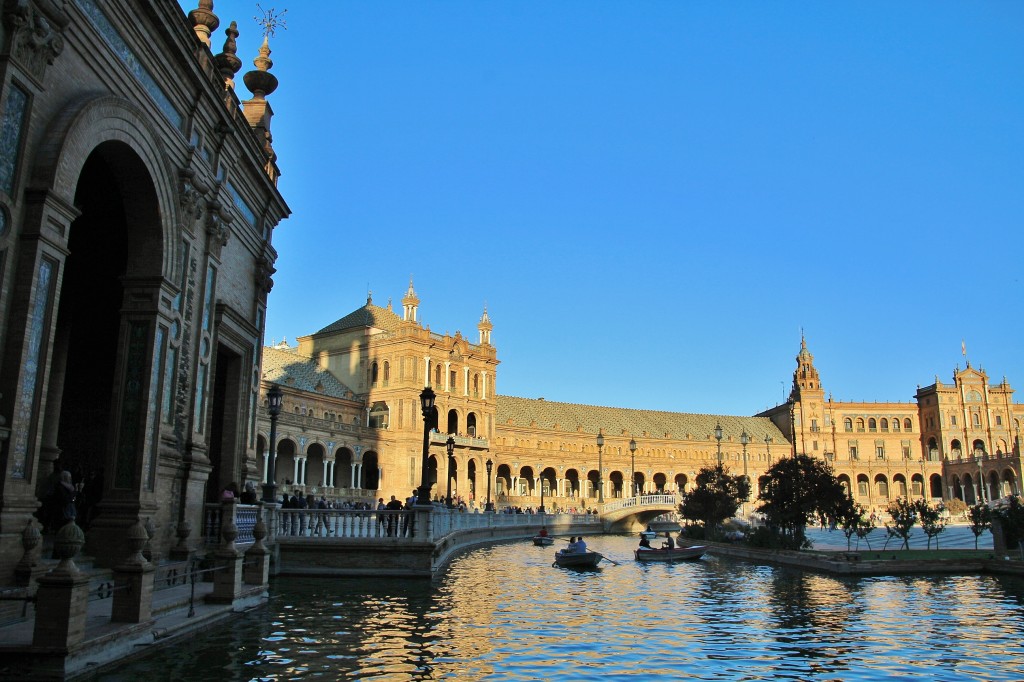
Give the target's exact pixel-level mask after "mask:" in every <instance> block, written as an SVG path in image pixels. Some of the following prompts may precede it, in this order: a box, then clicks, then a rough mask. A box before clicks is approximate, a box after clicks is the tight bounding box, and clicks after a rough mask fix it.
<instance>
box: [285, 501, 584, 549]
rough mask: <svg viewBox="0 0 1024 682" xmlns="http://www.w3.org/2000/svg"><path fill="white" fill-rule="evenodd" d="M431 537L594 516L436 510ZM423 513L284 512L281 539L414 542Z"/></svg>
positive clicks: (432, 512) (576, 521) (577, 520)
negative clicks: (399, 539) (416, 529)
mask: <svg viewBox="0 0 1024 682" xmlns="http://www.w3.org/2000/svg"><path fill="white" fill-rule="evenodd" d="M429 513H430V530H431V532H430V536H429V537H427V538H421V539H425V540H429V541H435V540H439V539H442V538H445V537H447V536H449V535H451V534H453V533H459V532H462V531H467V530H476V529H480V528H494V527H533V528H539V527H540V526H542V525H546V524H555V523H559V524H561V523H566V524H570V523H572V524H585V523H593V522H594V520H595V517H594V516H593V515H592V514H490V513H473V512H462V511H458V510H454V509H444V508H440V509H439V508H436V507H435V508H433V509H431V510H430V512H429ZM421 514H423V512H422V511H419V510H416V509H413V510H404V509H403V510H396V511H392V510H382V511H376V510H372V511H365V510H350V509H281V510H279V511H278V513H277V515H276V516H277V528H276V531H277V532H276V533H275V535H276V536H277V538H278V539H286V538H290V537H303V538H321V539H328V538H344V539H346V540H352V539H367V540H373V539H379V538H401V539H409V540H411V539H413V538H414V537H415V526H416V523H417V522H418V521H417V518H418V517H419V516H420V515H421Z"/></svg>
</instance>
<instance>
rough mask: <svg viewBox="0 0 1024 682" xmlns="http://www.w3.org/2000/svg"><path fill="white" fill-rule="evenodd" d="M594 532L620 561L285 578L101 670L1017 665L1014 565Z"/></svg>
mask: <svg viewBox="0 0 1024 682" xmlns="http://www.w3.org/2000/svg"><path fill="white" fill-rule="evenodd" d="M588 543H589V544H590V545H591V546H592V547H594V548H595V549H597V550H598V551H602V552H605V553H607V554H608V555H609V556H611V557H612V558H613V559H615V560H616V561H619V562H621V564H622V565H620V566H613V565H607V566H606V567H605V568H603V569H602V570H600V571H594V572H578V571H572V570H565V569H558V568H552V566H551V559H552V552H551V550H549V549H545V548H535V547H533V546H532V545H526V544H525V543H523V544H509V545H499V546H494V547H489V548H484V549H480V550H477V551H474V552H471V553H469V554H466V555H464V556H462V557H460V558H458V559H457V560H456V561H455V562H454V563H453V564H452V566H451V568H450V570H449V571H448V573H447V574H446V575H445V576H444V577H443V578H441V579H439V580H438V581H436V582H435V583H434V584H429V583H428V582H426V581H422V580H398V579H378V580H374V579H333V580H332V579H297V578H296V579H283V580H280V581H278V582H277V583H275V585H274V589H273V597H272V599H271V601H270V603H269V604H268V605H267V606H266V607H263V608H260V609H257V610H254V611H251V612H249V613H246V614H240V615H239V616H238V618H237V619H235V620H234V621H233V622H231V623H230V624H228V625H225V626H223V627H218V628H216V629H215V630H213V631H211V632H209V633H204V634H203V636H201V637H197V638H195V640H194V641H192V642H190V643H188V644H185V645H182V646H180V647H178V648H175V649H171V650H167V651H163V652H156V653H155V655H154V656H152V657H150V658H148V659H146V660H142V661H139V662H137V663H134V664H132V665H129V666H126V667H124V668H122V669H119V670H116V671H112V672H109V673H106V674H103V675H100V676H98V678H97V679H101V680H132V681H133V682H134V680H136V679H140V678H154V679H210V678H215V677H216V678H221V679H308V678H314V677H316V678H319V679H350V680H360V679H372V680H438V679H452V680H455V679H459V680H463V679H465V680H482V679H487V680H537V679H547V680H588V679H609V678H612V679H615V678H626V677H639V676H642V677H643V678H645V679H677V678H679V677H683V676H686V677H696V678H698V679H746V680H766V679H794V680H797V679H799V680H807V679H814V680H833V679H842V680H850V679H854V680H856V679H865V680H866V679H884V678H887V677H910V678H915V677H916V678H919V679H926V678H927V679H945V680H953V679H957V680H962V679H965V678H974V679H979V678H983V679H989V680H1000V679H1002V680H1016V679H1021V678H1022V677H1024V669H1022V667H1021V664H1020V663H1019V661H1020V660H1021V658H1022V655H1024V644H1022V643H1021V641H1020V638H1019V636H1018V634H1017V633H1018V632H1019V630H1020V627H1021V620H1022V617H1024V606H1022V604H1024V582H1022V581H1021V580H1019V579H1008V578H995V577H991V576H953V577H941V576H940V577H911V578H905V577H904V578H885V577H882V578H863V579H837V578H832V577H828V576H822V575H818V574H813V573H802V572H800V571H796V570H792V569H781V568H772V567H765V566H756V565H754V564H749V563H744V562H734V561H729V560H724V559H716V558H714V557H706V558H705V559H704V560H702V561H699V562H692V563H681V564H671V565H669V564H665V565H659V564H636V563H633V562H631V561H629V560H628V557H629V556H630V552H631V550H632V547H633V545H634V544H635V543H634V540H633V539H632V538H625V537H600V538H596V537H595V538H588ZM225 652H226V653H225Z"/></svg>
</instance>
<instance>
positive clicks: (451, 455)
mask: <svg viewBox="0 0 1024 682" xmlns="http://www.w3.org/2000/svg"><path fill="white" fill-rule="evenodd" d="M444 447H445V449H447V450H448V475H447V476H446V477H445V478H447V479H448V494H447V495H445V504H447V505H448V508H449V509H451V508H452V468H453V467H454V466H455V439H454V438H452V437H451V436H448V440H447V441H445V444H444Z"/></svg>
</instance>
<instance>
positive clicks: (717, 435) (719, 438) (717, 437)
mask: <svg viewBox="0 0 1024 682" xmlns="http://www.w3.org/2000/svg"><path fill="white" fill-rule="evenodd" d="M715 440H717V441H718V466H722V423H721V422H715Z"/></svg>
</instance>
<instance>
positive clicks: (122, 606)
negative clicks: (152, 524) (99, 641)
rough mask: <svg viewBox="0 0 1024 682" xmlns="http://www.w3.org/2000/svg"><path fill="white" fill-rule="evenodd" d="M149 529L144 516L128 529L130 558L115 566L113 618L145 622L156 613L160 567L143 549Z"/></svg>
mask: <svg viewBox="0 0 1024 682" xmlns="http://www.w3.org/2000/svg"><path fill="white" fill-rule="evenodd" d="M148 541H149V533H148V532H146V527H145V525H144V524H143V523H142V521H141V520H139V521H136V523H135V525H134V526H132V527H131V528H129V529H128V547H129V550H130V552H131V554H129V556H128V558H127V559H125V561H124V562H123V563H121V564H118V565H117V566H115V567H114V605H113V606H112V607H111V611H110V620H111V621H114V622H121V623H144V622H146V621H148V620H150V618H152V615H153V578H154V572H155V570H156V568H155V567H154V566H153V564H152V563H151V562H149V561H147V560H146V557H145V556H143V554H142V549H143V548H144V547H145V546H146V542H148Z"/></svg>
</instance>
